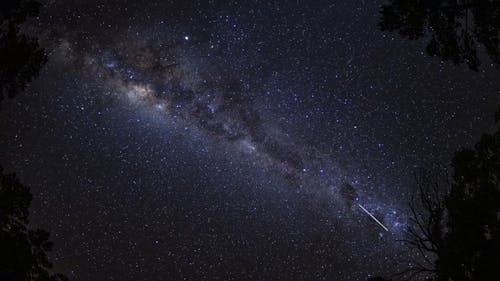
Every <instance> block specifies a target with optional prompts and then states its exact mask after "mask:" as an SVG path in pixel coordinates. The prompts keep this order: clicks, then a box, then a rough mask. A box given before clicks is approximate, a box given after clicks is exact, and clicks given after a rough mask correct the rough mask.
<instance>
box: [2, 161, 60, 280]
mask: <svg viewBox="0 0 500 281" xmlns="http://www.w3.org/2000/svg"><path fill="white" fill-rule="evenodd" d="M31 199H32V196H31V193H30V191H29V189H28V188H27V187H26V186H24V185H22V184H21V183H20V182H19V180H18V179H17V178H16V175H15V174H4V173H3V168H2V167H0V249H1V251H0V280H2V281H25V280H26V281H27V280H30V281H32V280H36V281H64V280H68V279H67V278H66V277H65V276H64V275H61V274H53V273H51V268H52V264H51V263H50V262H49V260H48V257H47V253H48V252H50V251H51V249H52V243H51V242H50V241H49V233H48V232H47V231H45V230H41V229H35V230H33V229H30V228H29V227H28V223H29V221H28V215H29V210H28V208H29V206H30V203H31Z"/></svg>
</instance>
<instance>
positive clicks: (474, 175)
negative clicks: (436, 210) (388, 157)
mask: <svg viewBox="0 0 500 281" xmlns="http://www.w3.org/2000/svg"><path fill="white" fill-rule="evenodd" d="M453 168H454V171H455V174H454V177H453V184H452V187H451V191H450V194H449V195H448V196H447V198H446V206H447V210H448V220H447V229H448V231H447V235H446V248H447V249H448V251H447V254H448V255H446V256H444V257H443V264H444V265H446V267H445V268H443V270H446V271H445V272H444V273H445V274H444V277H449V278H451V279H452V280H485V281H488V280H500V267H499V266H498V260H499V258H500V181H499V177H500V131H499V132H497V133H495V134H493V135H484V136H483V137H482V138H481V140H480V142H478V143H477V144H476V145H475V147H474V148H473V149H463V150H461V151H460V152H458V153H457V154H456V156H455V158H454V160H453Z"/></svg>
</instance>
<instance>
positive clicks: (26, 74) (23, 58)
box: [0, 0, 47, 104]
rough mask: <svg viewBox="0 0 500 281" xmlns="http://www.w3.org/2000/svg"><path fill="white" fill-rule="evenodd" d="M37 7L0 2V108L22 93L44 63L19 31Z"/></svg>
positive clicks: (14, 0) (21, 1)
mask: <svg viewBox="0 0 500 281" xmlns="http://www.w3.org/2000/svg"><path fill="white" fill-rule="evenodd" d="M40 6H41V5H40V3H39V2H37V1H34V0H2V1H0V104H1V102H2V100H3V99H4V98H5V97H10V98H11V97H14V96H15V95H17V94H19V93H20V92H22V91H23V90H24V89H25V88H26V86H27V85H28V83H29V82H31V80H32V79H33V78H34V77H36V76H37V75H38V73H39V72H40V69H41V68H42V66H43V65H44V64H45V62H46V60H47V57H46V55H45V52H44V50H43V49H42V48H41V47H40V45H39V44H38V41H37V40H36V39H35V38H32V37H29V36H27V35H25V34H23V33H21V31H20V27H21V25H22V24H23V23H24V22H25V21H26V19H27V18H28V17H30V16H35V15H37V14H38V12H39V10H40Z"/></svg>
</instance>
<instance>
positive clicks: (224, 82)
mask: <svg viewBox="0 0 500 281" xmlns="http://www.w3.org/2000/svg"><path fill="white" fill-rule="evenodd" d="M378 10H379V5H378V4H377V3H372V2H367V1H344V2H332V1H321V0H318V1H289V2H287V1H272V2H270V1H260V0H257V1H244V2H243V3H239V2H238V3H236V2H235V1H225V3H222V2H220V3H219V2H218V1H144V2H143V1H126V0H110V1H105V2H104V1H77V0H74V1H69V2H66V1H64V3H63V2H56V1H46V7H45V9H44V10H42V14H41V15H40V17H38V18H35V19H32V20H31V21H30V22H29V24H28V25H27V26H26V30H27V32H30V33H32V34H35V35H37V36H39V38H40V41H41V44H42V45H43V46H44V47H45V48H46V50H47V53H48V58H49V60H48V63H47V65H46V66H45V68H44V69H43V70H42V71H41V74H40V77H39V78H38V79H37V80H36V81H34V82H33V83H32V85H30V87H28V89H27V91H26V93H25V94H23V95H20V96H19V97H16V98H15V99H14V100H12V101H11V102H10V103H5V104H2V111H1V112H0V113H1V114H2V117H1V118H0V128H1V131H2V136H1V138H0V149H1V150H0V152H1V153H0V160H1V162H0V164H2V165H3V166H4V167H6V168H7V169H9V170H12V171H15V172H16V173H18V175H19V177H20V178H21V180H22V182H23V183H25V184H27V185H29V186H30V187H31V189H32V192H33V195H34V202H33V208H32V217H33V218H32V221H33V223H34V224H35V225H37V226H38V225H39V226H41V227H43V228H46V229H48V230H50V231H51V233H52V238H53V240H54V242H55V247H54V249H55V252H54V257H55V261H54V263H55V265H56V267H59V268H61V270H60V271H62V272H65V273H67V274H68V275H69V277H70V278H71V279H72V280H77V281H79V280H82V281H83V280H91V279H94V280H125V281H126V280H166V279H169V278H170V279H172V280H287V281H288V280H366V278H367V277H368V276H372V275H374V274H380V275H384V276H390V275H391V274H392V273H394V272H395V271H398V270H400V269H403V268H405V267H406V266H407V265H408V263H409V262H410V260H412V259H417V260H418V259H419V258H420V257H419V256H418V253H415V252H413V251H411V250H408V249H407V248H406V246H404V245H403V244H402V243H400V242H398V239H401V238H403V235H404V229H405V227H406V226H407V223H408V216H407V204H408V201H409V200H410V198H411V196H412V195H413V194H414V190H415V188H414V187H415V186H414V181H413V174H414V173H415V172H417V171H419V169H420V168H422V167H428V165H430V163H434V162H441V163H444V164H445V165H446V163H448V162H449V160H450V159H451V156H452V154H453V152H454V151H455V150H456V149H458V148H459V147H460V146H462V145H467V144H471V143H474V142H475V139H476V138H477V136H478V135H479V134H480V133H481V132H482V131H486V130H487V129H488V128H489V126H490V125H491V123H490V122H489V120H490V119H489V116H490V115H489V114H490V113H491V112H493V110H494V106H493V105H494V104H495V103H494V102H493V101H496V99H497V98H498V97H497V94H496V92H497V91H496V89H497V88H500V85H499V82H498V79H495V77H497V76H496V75H497V74H496V72H494V71H493V70H492V69H486V70H485V71H484V72H479V73H471V72H470V71H468V70H467V69H461V68H457V67H456V66H453V65H448V64H445V63H442V62H439V61H436V60H433V59H431V58H427V57H425V56H424V55H423V54H420V53H419V51H420V50H421V49H422V48H421V46H417V45H416V44H417V43H408V42H402V41H399V40H397V39H396V38H392V37H391V36H389V35H388V34H385V33H382V32H379V31H378V27H377V22H378ZM412 44H413V45H412ZM471 93H474V94H471ZM360 206H363V208H366V211H368V212H367V213H370V214H372V215H373V217H374V218H375V219H376V220H379V221H380V222H381V224H383V225H384V226H386V227H387V229H388V230H389V231H385V230H384V229H383V228H382V227H381V226H380V225H378V224H377V222H376V220H373V219H372V218H371V217H370V216H369V215H368V214H367V213H365V212H364V211H363V210H362V209H361V208H360Z"/></svg>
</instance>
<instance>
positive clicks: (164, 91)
mask: <svg viewBox="0 0 500 281" xmlns="http://www.w3.org/2000/svg"><path fill="white" fill-rule="evenodd" d="M117 37H118V38H119V39H115V40H118V42H119V43H117V44H116V45H112V46H105V47H101V46H98V47H95V48H96V49H97V50H99V52H98V53H97V54H95V53H86V52H85V51H82V50H79V49H78V47H75V46H71V45H70V44H69V43H68V42H67V41H64V40H63V43H62V44H61V45H60V46H59V49H58V50H57V52H60V54H59V55H62V58H63V60H64V59H66V58H73V59H72V60H71V61H70V62H66V63H81V64H83V66H84V68H83V71H85V72H91V73H94V74H95V75H97V77H99V79H102V82H103V84H104V85H107V86H108V87H109V88H110V90H111V94H112V95H113V96H116V98H118V99H121V100H122V101H124V102H126V103H128V104H129V105H130V106H138V107H141V108H142V109H145V110H148V111H152V112H156V113H159V114H161V115H163V116H164V117H165V120H164V122H171V121H172V120H174V121H175V122H181V124H182V125H184V126H190V127H192V128H194V129H195V130H199V131H201V132H203V134H205V135H206V136H207V137H209V138H211V139H212V141H215V142H222V143H224V144H226V145H230V146H233V147H236V148H238V149H239V150H240V151H241V152H243V153H245V154H247V156H248V158H249V159H251V160H252V161H257V162H258V166H259V167H260V168H261V169H264V170H272V171H274V172H275V173H277V174H278V175H279V176H281V177H283V178H284V179H285V180H286V181H287V183H288V184H289V187H290V188H296V189H297V190H298V192H307V193H313V194H316V195H317V196H321V197H322V198H319V199H320V200H326V201H329V202H330V203H331V205H332V206H348V207H349V209H350V208H351V207H352V201H358V200H359V199H360V198H359V196H358V193H359V192H358V191H356V190H355V187H353V186H352V185H351V184H349V183H347V182H352V179H351V178H352V177H351V176H350V175H349V174H348V172H347V171H346V170H344V169H343V168H342V167H341V166H340V165H339V163H338V161H336V160H335V156H333V155H331V153H328V152H325V151H321V150H320V149H317V148H315V147H311V146H307V145H306V144H301V143H297V142H296V141H295V140H293V139H292V138H291V137H290V136H289V135H288V134H287V133H286V131H284V130H283V129H281V128H280V126H279V123H278V124H277V123H275V122H272V121H271V120H266V118H265V117H263V116H262V115H261V114H260V113H259V112H258V110H257V109H256V108H255V105H254V100H255V99H258V97H259V95H260V94H261V93H259V92H258V91H259V90H261V89H258V88H257V89H255V87H252V86H251V85H249V84H248V83H246V82H245V80H244V79H242V78H241V76H239V75H238V73H228V72H224V71H221V70H220V68H222V66H218V65H210V61H206V60H203V59H201V58H200V57H199V56H196V54H193V53H190V52H189V51H188V52H185V51H183V48H186V44H189V42H187V41H189V38H186V37H184V38H174V40H173V42H174V43H168V44H165V43H162V42H161V41H155V40H152V39H145V38H143V41H141V43H137V42H136V41H135V40H132V39H131V38H126V36H121V37H120V36H117ZM183 41H186V42H183ZM124 42H126V43H124ZM317 177H320V178H322V179H323V180H322V181H321V182H319V183H318V181H317V180H315V178H317ZM341 186H342V188H340V187H341ZM346 186H349V187H350V188H351V189H352V191H347V192H346V190H345V187H346ZM353 194H354V195H353Z"/></svg>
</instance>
